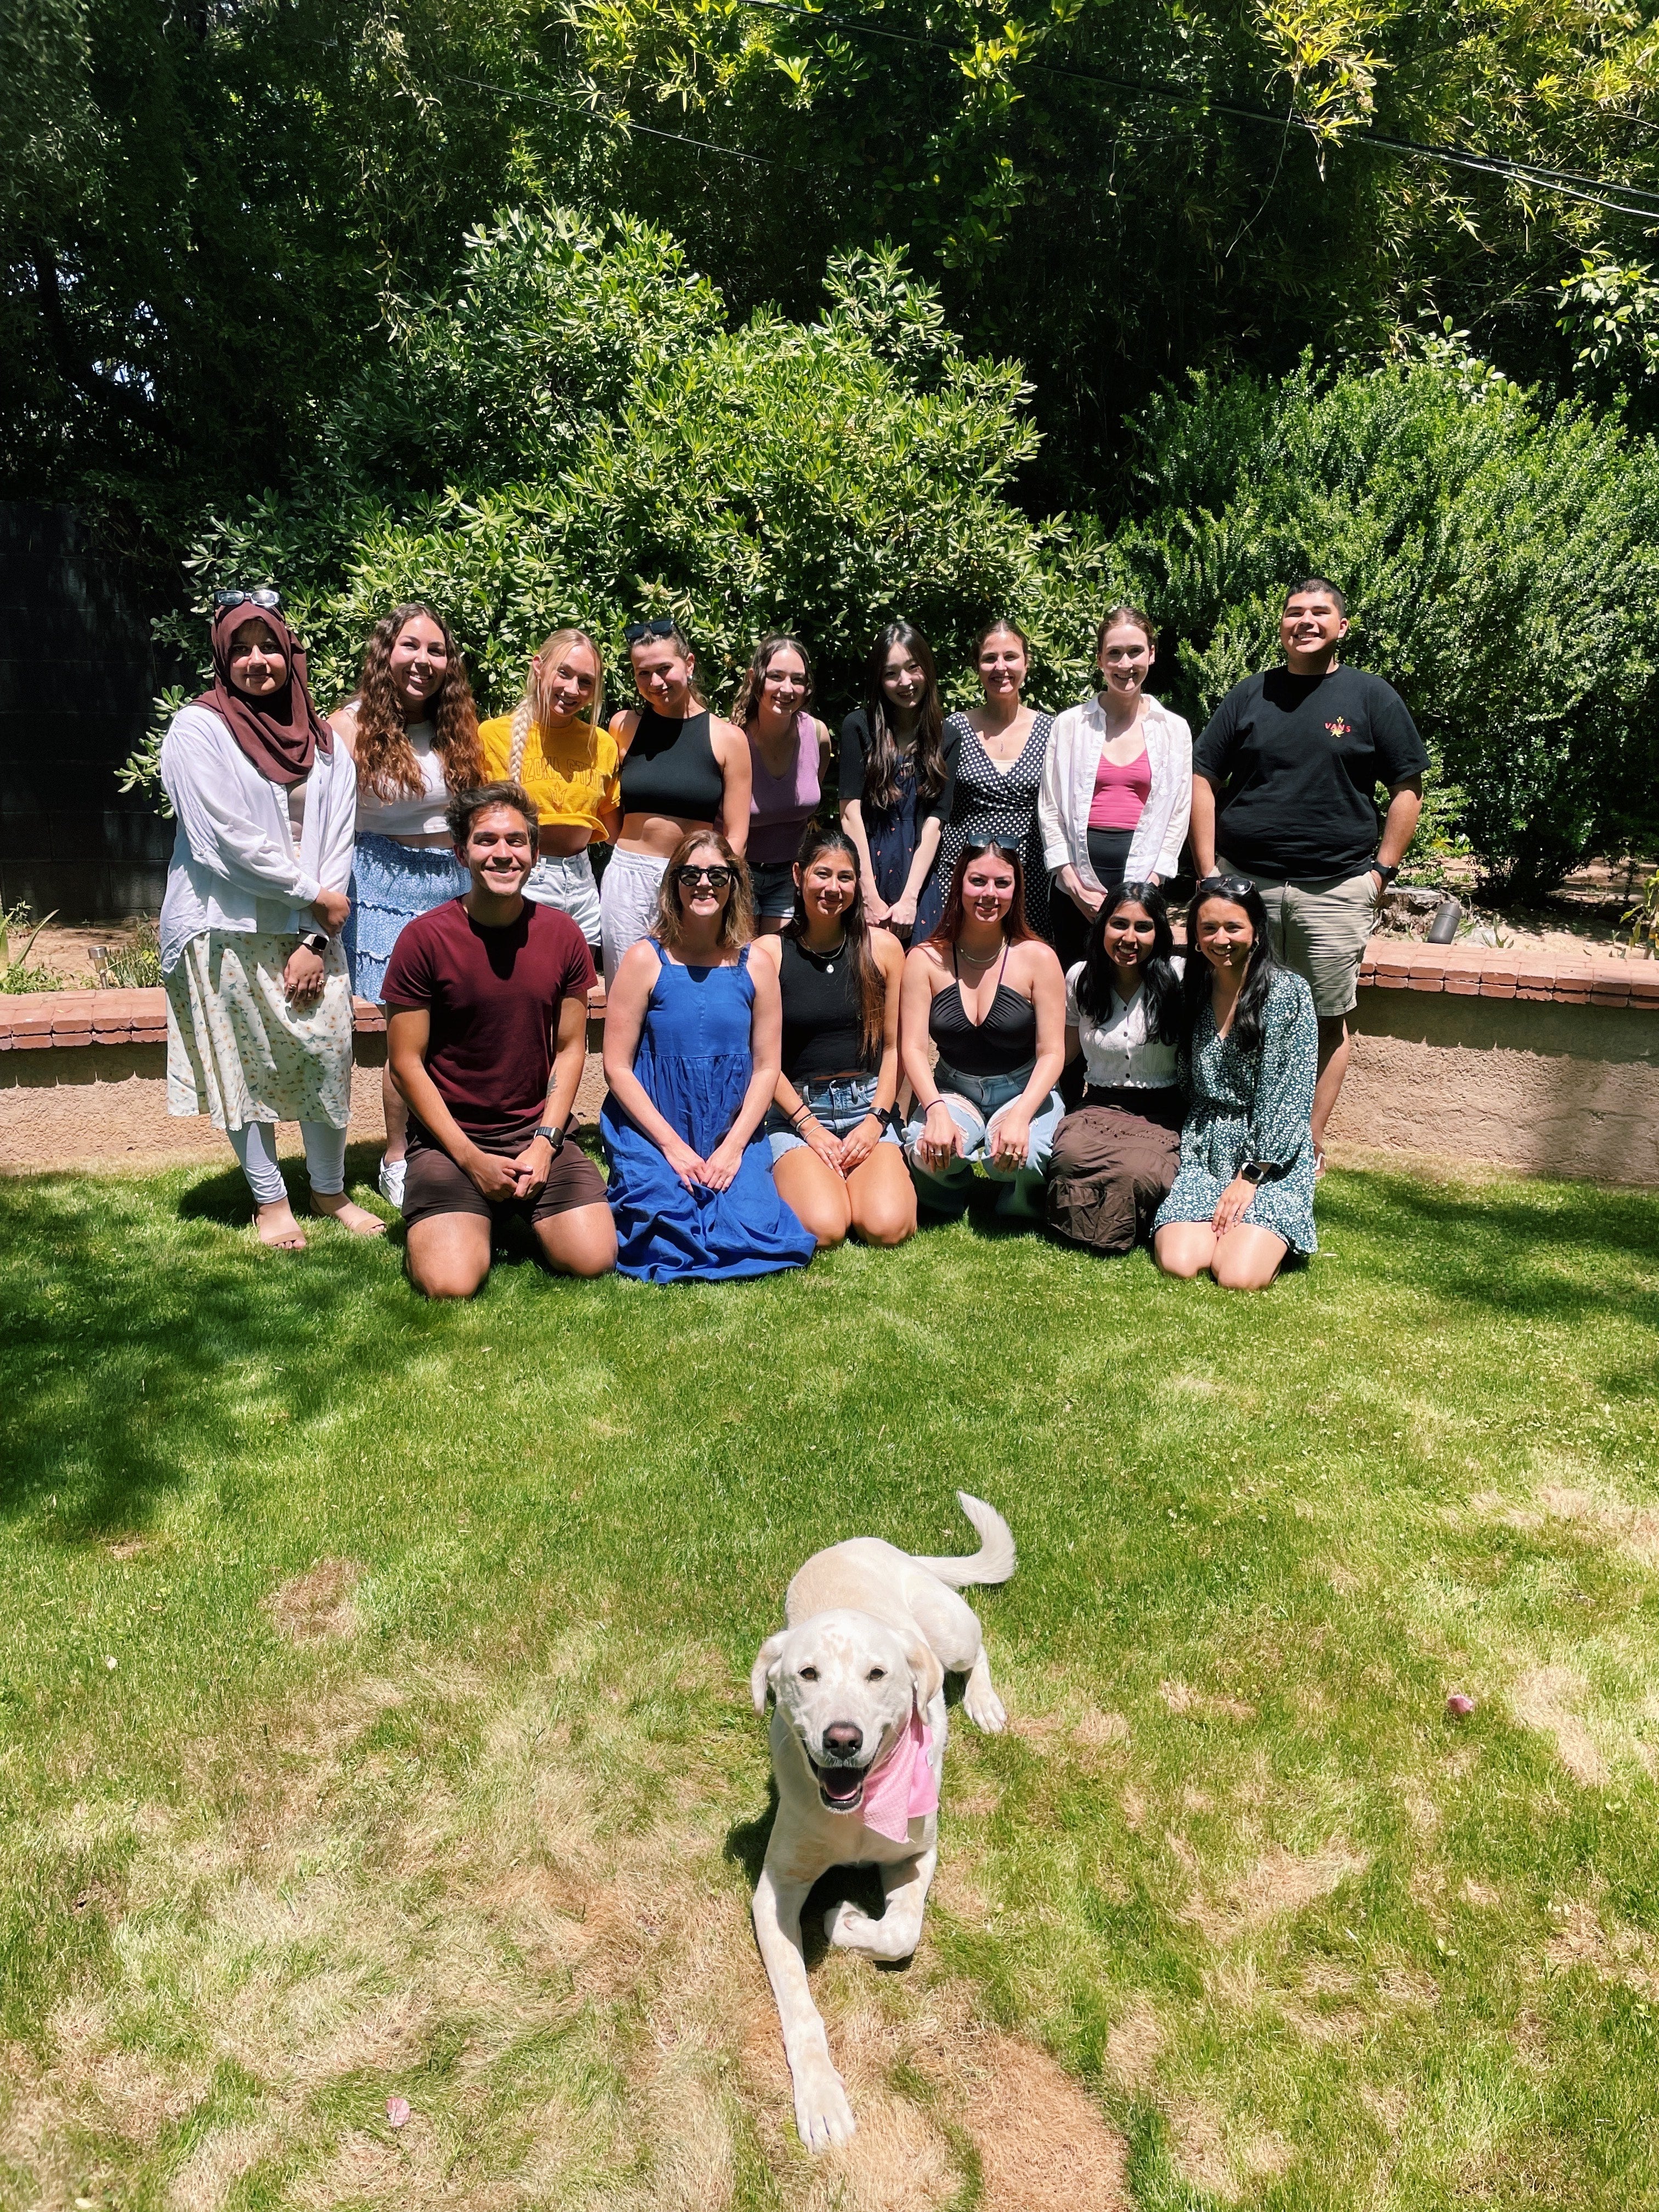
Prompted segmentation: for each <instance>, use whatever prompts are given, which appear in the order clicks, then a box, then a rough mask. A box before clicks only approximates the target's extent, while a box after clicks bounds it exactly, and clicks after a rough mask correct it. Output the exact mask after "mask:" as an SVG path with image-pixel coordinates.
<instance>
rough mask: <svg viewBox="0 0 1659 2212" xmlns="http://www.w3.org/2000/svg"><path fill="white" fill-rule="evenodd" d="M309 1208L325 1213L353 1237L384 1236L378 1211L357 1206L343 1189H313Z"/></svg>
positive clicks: (384, 1229) (314, 1211) (382, 1222)
mask: <svg viewBox="0 0 1659 2212" xmlns="http://www.w3.org/2000/svg"><path fill="white" fill-rule="evenodd" d="M311 1210H312V1212H313V1213H325V1214H327V1216H328V1218H329V1219H330V1220H331V1221H337V1222H338V1223H339V1225H340V1226H341V1228H342V1229H349V1231H351V1234H352V1235H353V1236H354V1237H384V1236H385V1235H386V1224H385V1222H384V1221H382V1220H381V1218H380V1215H379V1214H378V1213H371V1212H369V1210H368V1207H367V1206H359V1205H358V1204H357V1203H356V1200H355V1199H349V1198H348V1197H347V1196H346V1194H345V1193H344V1192H343V1190H334V1191H326V1192H325V1191H320V1190H313V1192H312V1194H311Z"/></svg>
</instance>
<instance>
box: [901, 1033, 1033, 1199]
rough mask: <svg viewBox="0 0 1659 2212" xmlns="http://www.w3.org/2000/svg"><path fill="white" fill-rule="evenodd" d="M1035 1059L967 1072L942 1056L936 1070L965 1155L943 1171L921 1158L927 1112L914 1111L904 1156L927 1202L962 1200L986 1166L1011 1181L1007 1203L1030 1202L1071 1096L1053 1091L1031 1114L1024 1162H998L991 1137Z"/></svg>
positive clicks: (994, 1178) (994, 1179) (999, 1177)
mask: <svg viewBox="0 0 1659 2212" xmlns="http://www.w3.org/2000/svg"><path fill="white" fill-rule="evenodd" d="M1035 1065H1036V1062H1035V1061H1030V1060H1028V1061H1027V1062H1026V1064H1025V1066H1024V1067H1017V1068H1015V1069H1013V1070H1012V1073H1009V1074H1007V1075H964V1074H963V1073H962V1071H961V1070H960V1069H959V1068H955V1067H947V1066H945V1062H944V1061H943V1060H940V1062H939V1066H937V1067H936V1068H935V1069H934V1070H933V1080H934V1082H935V1083H936V1084H937V1085H939V1097H940V1099H941V1101H942V1102H943V1103H944V1106H945V1111H946V1112H947V1113H948V1114H949V1115H950V1116H951V1120H952V1121H954V1122H955V1123H956V1125H957V1129H958V1130H959V1131H960V1132H961V1134H962V1157H961V1158H959V1159H953V1160H952V1161H951V1163H950V1164H949V1165H948V1166H947V1167H946V1168H945V1170H944V1171H943V1173H942V1174H935V1173H934V1171H933V1169H931V1168H925V1167H923V1166H922V1165H921V1163H920V1161H919V1160H918V1159H917V1157H916V1146H917V1145H918V1143H919V1142H920V1141H921V1133H922V1130H923V1128H924V1127H926V1125H927V1115H925V1114H920V1113H917V1114H913V1115H911V1117H910V1121H909V1123H908V1127H906V1129H905V1132H904V1156H905V1158H906V1159H907V1160H908V1162H909V1164H910V1174H911V1177H912V1179H913V1180H914V1182H915V1186H916V1194H917V1196H918V1197H919V1198H920V1199H921V1201H922V1203H923V1204H924V1205H926V1206H933V1207H935V1208H936V1209H940V1208H943V1207H945V1206H953V1205H955V1204H957V1203H958V1202H959V1201H960V1200H962V1199H963V1198H964V1197H965V1196H966V1194H967V1190H968V1187H969V1185H970V1184H971V1182H973V1179H974V1173H975V1169H982V1170H984V1172H985V1174H986V1175H987V1176H988V1177H989V1179H990V1180H991V1181H992V1182H1000V1183H1006V1184H1008V1185H1009V1186H1010V1188H1008V1190H1006V1192H1005V1193H1004V1194H1003V1202H1004V1203H1005V1204H1007V1203H1009V1202H1010V1201H1012V1206H1014V1207H1015V1208H1017V1209H1019V1210H1025V1209H1027V1208H1029V1207H1030V1206H1031V1204H1032V1201H1033V1200H1035V1199H1036V1197H1037V1195H1038V1194H1040V1193H1041V1191H1042V1183H1043V1178H1044V1177H1045V1176H1046V1175H1047V1174H1048V1158H1049V1155H1050V1153H1051V1152H1053V1151H1054V1132H1055V1130H1056V1129H1058V1128H1059V1127H1060V1123H1061V1121H1063V1120H1064V1119H1065V1117H1066V1105H1065V1102H1064V1100H1063V1099H1062V1098H1061V1097H1060V1093H1059V1091H1050V1092H1049V1093H1048V1097H1047V1099H1046V1100H1044V1102H1043V1103H1042V1105H1041V1106H1039V1107H1038V1109H1037V1110H1036V1113H1035V1114H1033V1115H1032V1116H1031V1133H1030V1139H1029V1141H1028V1142H1027V1145H1026V1147H1025V1164H1024V1167H1023V1168H1010V1167H1005V1166H1003V1165H1002V1164H1000V1163H999V1162H994V1161H993V1160H992V1158H991V1138H992V1135H993V1134H994V1131H995V1128H996V1125H997V1123H998V1121H1000V1119H1001V1117H1002V1115H1004V1114H1005V1113H1006V1110H1007V1109H1008V1108H1009V1107H1010V1106H1012V1104H1013V1103H1014V1101H1015V1100H1016V1099H1017V1098H1018V1097H1019V1096H1020V1095H1021V1093H1022V1092H1023V1091H1024V1089H1025V1086H1026V1085H1027V1084H1028V1083H1029V1082H1030V1079H1031V1069H1032V1067H1033V1066H1035Z"/></svg>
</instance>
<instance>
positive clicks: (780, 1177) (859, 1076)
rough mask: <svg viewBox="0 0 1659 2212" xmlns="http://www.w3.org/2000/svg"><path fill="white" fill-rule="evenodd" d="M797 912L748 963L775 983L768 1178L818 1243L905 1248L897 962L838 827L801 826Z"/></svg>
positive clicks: (907, 1187)
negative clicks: (872, 924) (856, 1239)
mask: <svg viewBox="0 0 1659 2212" xmlns="http://www.w3.org/2000/svg"><path fill="white" fill-rule="evenodd" d="M793 876H794V889H795V910H794V913H793V915H792V916H791V918H790V919H789V921H787V922H786V923H785V925H784V928H783V933H782V934H781V936H765V937H762V938H760V939H757V943H756V945H755V953H754V957H755V958H756V960H757V961H762V960H763V961H765V962H766V963H767V965H768V966H769V967H770V968H771V969H774V970H775V973H776V975H777V978H778V987H779V989H780V991H781V994H782V1001H783V1072H782V1073H781V1075H780V1076H779V1078H778V1087H777V1089H776V1091H775V1092H774V1094H773V1099H772V1110H771V1112H770V1113H769V1115H767V1117H766V1136H767V1139H768V1140H769V1143H770V1145H771V1147H772V1173H773V1176H775V1179H776V1182H777V1186H778V1189H779V1192H780V1193H781V1195H782V1198H783V1201H784V1203H785V1205H786V1206H788V1208H789V1210H790V1212H792V1213H793V1214H795V1215H797V1216H798V1217H799V1219H800V1220H802V1221H804V1222H805V1225H806V1226H807V1227H808V1228H809V1229H810V1230H811V1231H812V1233H813V1235H814V1236H815V1237H817V1240H818V1243H819V1245H820V1246H823V1245H827V1244H839V1243H842V1241H843V1240H844V1239H845V1237H846V1236H847V1233H848V1231H849V1230H856V1231H858V1234H859V1235H860V1237H862V1238H863V1239H864V1241H865V1243H866V1244H902V1243H903V1242H904V1240H905V1239H906V1237H914V1236H915V1229H916V1194H915V1190H914V1189H913V1188H912V1187H911V1182H910V1177H909V1176H908V1173H907V1172H906V1170H905V1165H904V1154H903V1152H902V1151H901V1150H900V1149H899V1139H898V1133H897V1131H896V1129H895V1128H894V1127H893V1101H894V1099H895V1097H896V1096H897V1094H898V1079H899V1073H898V1016H899V990H900V987H901V985H902V981H903V975H904V953H903V950H902V947H901V945H900V944H899V941H898V939H897V938H896V937H895V936H894V935H893V934H892V933H891V932H890V931H889V930H885V929H877V930H872V929H869V928H867V927H866V925H865V920H864V894H863V890H862V887H861V886H860V882H859V854H858V848H857V847H856V846H855V845H854V842H853V841H852V839H851V838H850V837H849V836H848V834H847V832H846V830H844V829H842V827H841V825H840V824H839V823H834V824H831V823H823V822H811V823H808V824H807V827H806V834H805V836H804V837H803V838H802V840H801V842H800V850H799V856H798V857H797V859H796V860H795V864H794V867H793Z"/></svg>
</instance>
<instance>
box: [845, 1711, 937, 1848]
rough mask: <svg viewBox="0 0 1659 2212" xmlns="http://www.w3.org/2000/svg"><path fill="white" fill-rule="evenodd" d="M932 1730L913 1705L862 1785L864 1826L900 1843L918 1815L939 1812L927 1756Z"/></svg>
mask: <svg viewBox="0 0 1659 2212" xmlns="http://www.w3.org/2000/svg"><path fill="white" fill-rule="evenodd" d="M932 1749H933V1730H932V1729H930V1728H928V1727H927V1726H926V1725H925V1724H924V1723H923V1721H922V1717H921V1714H920V1713H919V1712H918V1711H916V1709H915V1706H914V1705H912V1706H911V1708H910V1724H909V1726H908V1728H907V1729H905V1731H904V1733H903V1735H902V1736H901V1737H900V1738H899V1740H898V1741H897V1742H896V1744H895V1745H894V1746H893V1748H892V1749H891V1750H890V1752H889V1753H888V1754H887V1756H886V1758H885V1759H883V1760H882V1762H881V1764H880V1765H878V1766H877V1767H874V1768H872V1771H871V1773H870V1776H869V1778H868V1779H867V1780H866V1783H865V1785H864V1814H863V1819H864V1825H865V1826H866V1828H873V1829H874V1830H875V1832H876V1833H877V1834H878V1836H887V1837H890V1838H891V1839H892V1841H893V1842H894V1843H896V1844H902V1842H903V1841H904V1839H905V1838H906V1836H907V1835H908V1832H909V1827H910V1823H911V1821H912V1820H915V1817H916V1815H917V1814H920V1813H937V1812H938V1810H939V1781H938V1778H937V1777H936V1776H935V1775H934V1772H933V1768H932V1766H931V1765H929V1764H928V1759H927V1754H928V1753H929V1752H930V1751H931V1750H932Z"/></svg>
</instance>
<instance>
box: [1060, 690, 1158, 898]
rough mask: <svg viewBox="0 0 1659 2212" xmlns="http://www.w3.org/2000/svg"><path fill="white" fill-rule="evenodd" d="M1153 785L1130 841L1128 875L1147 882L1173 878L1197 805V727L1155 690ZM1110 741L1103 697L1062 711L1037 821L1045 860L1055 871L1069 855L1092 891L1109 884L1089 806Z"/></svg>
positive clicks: (1150, 712) (1149, 733)
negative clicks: (1092, 843) (1093, 842)
mask: <svg viewBox="0 0 1659 2212" xmlns="http://www.w3.org/2000/svg"><path fill="white" fill-rule="evenodd" d="M1140 728H1141V733H1142V735H1143V737H1144V738H1146V763H1147V766H1148V767H1149V768H1150V769H1152V790H1151V791H1150V793H1148V794H1147V799H1146V805H1145V806H1144V807H1143V808H1142V809H1141V814H1140V821H1139V824H1138V826H1137V828H1136V829H1135V833H1134V836H1133V839H1132V840H1131V841H1130V845H1129V858H1128V862H1127V866H1126V867H1125V869H1124V874H1125V877H1126V878H1127V879H1128V880H1130V881H1132V882H1134V883H1144V882H1145V881H1146V878H1147V877H1148V876H1153V875H1156V876H1159V877H1161V878H1163V879H1164V881H1165V882H1166V883H1167V882H1168V880H1169V878H1170V877H1171V876H1172V875H1174V874H1175V872H1176V869H1177V868H1178V867H1179V866H1181V848H1182V845H1183V844H1185V842H1187V824H1188V821H1189V820H1190V818H1191V816H1192V811H1193V733H1192V732H1191V730H1190V729H1188V726H1187V725H1186V723H1185V722H1183V721H1182V719H1181V717H1180V715H1179V714H1171V713H1170V709H1169V708H1167V707H1165V706H1164V705H1163V704H1162V702H1160V701H1158V700H1157V699H1154V698H1152V696H1151V695H1150V694H1149V695H1148V696H1147V700H1146V718H1145V720H1143V721H1142V723H1141V725H1140ZM1105 746H1106V717H1105V716H1104V714H1102V712H1101V710H1100V702H1099V700H1098V699H1085V701H1084V702H1083V704H1082V705H1081V706H1080V707H1068V708H1066V711H1065V713H1064V714H1057V715H1056V716H1055V717H1054V732H1053V735H1052V736H1051V737H1050V738H1049V739H1048V758H1047V759H1046V760H1045V761H1044V763H1043V764H1042V789H1041V791H1040V792H1039V793H1037V823H1038V826H1039V828H1040V829H1041V830H1042V865H1043V866H1044V867H1046V868H1047V869H1048V872H1049V874H1050V875H1053V874H1054V872H1055V871H1056V870H1057V869H1060V868H1063V867H1065V866H1066V863H1067V862H1068V861H1069V862H1070V864H1071V866H1073V867H1074V868H1075V869H1076V870H1077V872H1078V874H1079V877H1080V878H1082V880H1083V882H1084V883H1085V884H1086V885H1087V886H1088V888H1089V889H1090V890H1095V891H1103V890H1105V888H1106V886H1105V885H1104V884H1103V883H1102V882H1101V881H1100V879H1099V878H1098V877H1097V875H1096V873H1095V872H1094V870H1093V869H1092V868H1091V866H1090V865H1089V809H1090V808H1091V806H1092V805H1094V798H1095V777H1096V775H1097V774H1098V773H1099V769H1100V756H1101V754H1102V753H1103V751H1104V750H1105Z"/></svg>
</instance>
